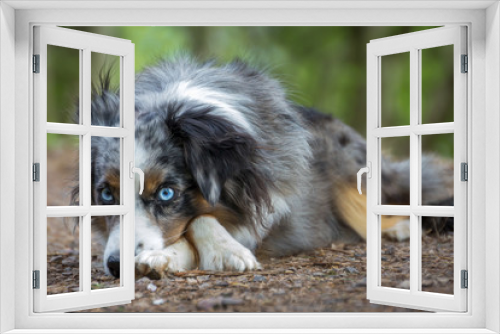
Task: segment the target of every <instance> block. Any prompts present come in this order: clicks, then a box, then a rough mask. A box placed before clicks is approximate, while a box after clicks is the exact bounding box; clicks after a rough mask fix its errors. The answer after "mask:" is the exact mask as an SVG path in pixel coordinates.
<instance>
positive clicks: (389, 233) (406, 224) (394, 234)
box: [383, 219, 410, 241]
mask: <svg viewBox="0 0 500 334" xmlns="http://www.w3.org/2000/svg"><path fill="white" fill-rule="evenodd" d="M383 234H384V236H386V237H388V238H390V239H393V240H397V241H405V240H408V239H409V238H410V221H409V220H408V219H406V220H402V221H400V222H399V223H397V224H396V225H394V226H392V227H390V228H388V229H386V230H384V231H383Z"/></svg>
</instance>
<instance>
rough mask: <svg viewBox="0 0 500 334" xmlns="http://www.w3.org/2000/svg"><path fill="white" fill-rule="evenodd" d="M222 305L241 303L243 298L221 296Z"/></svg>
mask: <svg viewBox="0 0 500 334" xmlns="http://www.w3.org/2000/svg"><path fill="white" fill-rule="evenodd" d="M221 304H222V305H241V304H243V299H239V298H222V301H221Z"/></svg>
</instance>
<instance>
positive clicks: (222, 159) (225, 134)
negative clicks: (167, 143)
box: [166, 106, 271, 213]
mask: <svg viewBox="0 0 500 334" xmlns="http://www.w3.org/2000/svg"><path fill="white" fill-rule="evenodd" d="M214 111H215V108H214V107H210V106H192V107H190V108H189V109H185V106H170V110H169V113H168V114H167V119H166V124H167V127H168V129H169V131H170V134H171V136H172V137H173V139H174V140H175V141H177V142H178V143H179V144H181V145H182V147H183V149H184V156H185V159H186V165H187V166H188V168H189V170H190V171H191V174H192V176H193V178H194V179H195V180H196V182H197V184H198V187H199V188H200V191H201V193H202V194H203V197H204V198H205V199H206V200H207V201H208V202H209V203H210V204H211V205H212V206H215V204H216V203H217V202H218V201H219V199H220V198H221V193H222V192H223V191H224V186H225V185H226V182H227V181H228V180H236V181H237V184H238V185H239V186H240V187H241V189H240V191H242V192H243V193H244V194H245V196H246V197H247V198H248V199H250V200H251V203H252V204H253V205H255V207H254V208H256V209H257V213H261V212H262V210H263V209H264V207H265V208H269V207H270V206H271V203H270V198H269V193H268V189H269V188H268V185H269V183H270V182H271V180H270V179H269V178H268V177H267V176H266V175H264V174H263V173H262V172H261V171H260V170H259V169H257V168H256V166H257V164H259V163H261V162H262V158H261V156H260V154H259V149H258V147H257V142H256V141H255V139H254V138H253V137H252V136H250V135H248V134H247V133H246V132H245V131H244V130H243V129H241V128H240V127H239V126H238V125H235V124H233V123H232V122H230V121H229V120H227V119H226V118H224V117H222V116H219V115H217V114H216V113H214ZM246 206H247V207H246V208H245V210H244V211H245V212H251V211H252V208H250V207H248V203H247V204H246Z"/></svg>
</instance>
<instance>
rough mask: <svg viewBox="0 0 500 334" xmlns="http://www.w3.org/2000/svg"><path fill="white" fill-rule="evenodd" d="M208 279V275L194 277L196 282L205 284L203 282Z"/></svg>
mask: <svg viewBox="0 0 500 334" xmlns="http://www.w3.org/2000/svg"><path fill="white" fill-rule="evenodd" d="M209 279H210V275H203V276H198V277H196V280H197V281H198V282H205V281H208V280H209Z"/></svg>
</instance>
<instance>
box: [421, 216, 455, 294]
mask: <svg viewBox="0 0 500 334" xmlns="http://www.w3.org/2000/svg"><path fill="white" fill-rule="evenodd" d="M453 228H454V225H453V218H452V217H422V291H427V292H439V293H447V294H453V273H454V266H453V262H454V261H453V259H454V256H453Z"/></svg>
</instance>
